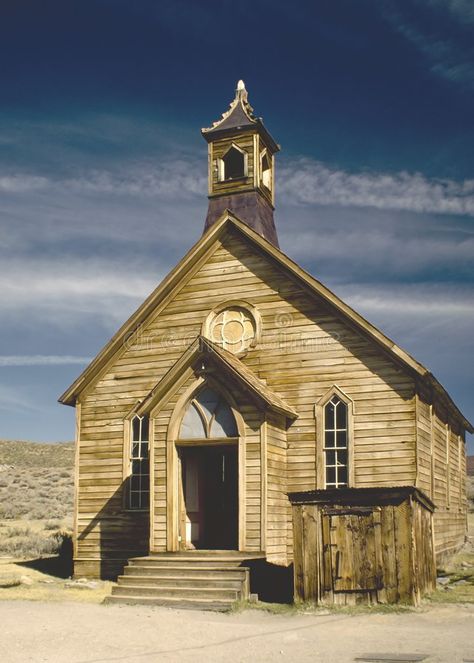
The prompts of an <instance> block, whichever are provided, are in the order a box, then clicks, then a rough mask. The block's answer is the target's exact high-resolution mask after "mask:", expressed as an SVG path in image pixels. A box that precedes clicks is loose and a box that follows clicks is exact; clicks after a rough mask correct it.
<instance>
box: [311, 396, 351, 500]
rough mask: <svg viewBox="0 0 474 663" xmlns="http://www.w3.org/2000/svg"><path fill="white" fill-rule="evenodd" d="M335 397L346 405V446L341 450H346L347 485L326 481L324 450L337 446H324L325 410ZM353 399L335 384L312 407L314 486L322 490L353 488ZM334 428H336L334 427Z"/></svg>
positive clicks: (335, 448) (335, 449)
mask: <svg viewBox="0 0 474 663" xmlns="http://www.w3.org/2000/svg"><path fill="white" fill-rule="evenodd" d="M334 397H337V398H338V399H339V400H340V401H342V402H343V403H344V404H345V405H346V407H347V421H346V429H345V430H346V447H345V448H344V449H341V450H345V451H347V485H346V486H339V487H337V486H329V487H328V486H327V481H326V452H327V451H328V450H334V451H337V447H333V448H332V449H327V448H326V442H325V432H326V424H325V410H326V406H327V405H328V404H329V402H330V401H331V399H332V398H334ZM354 410H355V408H354V401H353V400H352V398H350V396H348V395H347V394H346V393H345V392H343V391H342V389H340V388H339V387H338V386H337V385H333V386H332V387H331V388H330V389H329V390H328V391H327V392H326V393H325V394H324V396H322V397H321V398H320V399H319V400H318V401H317V403H316V404H315V408H314V415H315V419H316V488H317V489H324V490H326V489H327V490H339V489H343V488H354V487H355V485H356V483H355V472H354ZM334 430H336V428H334Z"/></svg>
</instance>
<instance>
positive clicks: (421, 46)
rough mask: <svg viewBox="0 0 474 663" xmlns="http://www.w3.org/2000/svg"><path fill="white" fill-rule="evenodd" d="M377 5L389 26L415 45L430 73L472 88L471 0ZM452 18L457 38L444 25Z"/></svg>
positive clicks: (473, 17)
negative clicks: (434, 19)
mask: <svg viewBox="0 0 474 663" xmlns="http://www.w3.org/2000/svg"><path fill="white" fill-rule="evenodd" d="M378 6H379V9H380V10H381V11H382V15H383V16H384V18H385V19H387V21H388V22H389V23H390V24H391V25H392V27H393V28H394V29H395V30H396V31H397V32H398V33H399V34H401V35H403V37H405V38H406V39H407V40H408V41H409V42H410V43H411V44H412V45H413V46H415V48H417V49H418V51H419V52H420V53H421V55H422V56H423V57H424V59H425V61H426V62H427V64H428V66H429V69H430V71H431V72H432V73H433V74H435V75H437V76H440V77H442V78H444V79H446V80H449V81H451V82H452V83H457V84H459V85H461V86H464V87H466V88H474V47H473V45H472V35H471V33H470V28H471V24H472V22H474V8H473V5H472V2H471V0H410V1H408V2H407V3H406V4H403V5H402V4H401V3H394V2H393V1H392V0H386V1H385V2H382V3H380V4H379V5H378ZM420 8H421V10H422V12H421V15H420V12H419V10H420ZM413 9H415V11H414V12H413V11H411V10H413ZM416 10H418V11H416ZM435 15H437V20H436V21H433V18H434V16H435ZM453 20H454V22H455V25H456V27H457V30H458V32H460V34H458V35H457V38H453V37H452V34H451V31H450V30H449V28H448V27H447V26H448V25H449V24H450V23H453ZM433 25H435V26H436V27H435V28H434V27H433Z"/></svg>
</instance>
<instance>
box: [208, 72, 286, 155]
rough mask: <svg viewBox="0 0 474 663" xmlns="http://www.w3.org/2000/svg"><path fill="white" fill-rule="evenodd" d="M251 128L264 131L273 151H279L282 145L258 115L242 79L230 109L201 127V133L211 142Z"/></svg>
mask: <svg viewBox="0 0 474 663" xmlns="http://www.w3.org/2000/svg"><path fill="white" fill-rule="evenodd" d="M249 129H256V130H257V131H259V132H260V133H262V134H263V135H264V136H265V138H266V140H267V141H268V144H269V146H270V148H271V149H272V151H273V152H278V151H279V149H280V146H279V145H278V144H277V143H276V142H275V141H274V140H273V138H272V137H271V135H270V134H269V132H268V131H267V129H266V128H265V125H264V124H263V120H262V118H261V117H256V116H255V115H254V113H253V108H252V106H251V105H250V103H249V100H248V92H247V90H246V88H245V83H244V82H243V81H242V80H240V81H238V83H237V88H236V90H235V98H234V100H233V101H232V102H231V104H230V106H229V109H228V110H227V111H226V112H225V113H223V114H222V117H221V119H220V120H216V121H215V122H213V123H212V126H211V127H208V128H207V129H206V128H204V129H201V133H202V135H203V136H204V138H205V139H206V140H207V142H211V141H213V140H215V139H216V138H219V137H220V136H225V135H226V134H235V133H243V132H245V131H248V130H249Z"/></svg>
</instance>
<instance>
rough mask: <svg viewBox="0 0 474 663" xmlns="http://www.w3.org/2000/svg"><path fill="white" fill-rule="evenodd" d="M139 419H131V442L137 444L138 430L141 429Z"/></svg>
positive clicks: (138, 438)
mask: <svg viewBox="0 0 474 663" xmlns="http://www.w3.org/2000/svg"><path fill="white" fill-rule="evenodd" d="M140 424H141V419H140V417H133V419H132V440H133V442H138V441H139V440H140V428H141V425H140Z"/></svg>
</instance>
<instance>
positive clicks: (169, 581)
mask: <svg viewBox="0 0 474 663" xmlns="http://www.w3.org/2000/svg"><path fill="white" fill-rule="evenodd" d="M117 582H118V585H119V586H120V587H125V586H129V585H148V586H151V585H153V586H160V587H196V588H199V587H217V588H221V589H234V590H236V591H240V590H241V589H242V577H241V576H239V577H238V578H232V577H231V578H229V577H228V576H227V575H223V574H221V575H215V576H211V577H205V578H200V577H196V576H195V575H190V574H189V572H188V571H186V573H185V574H183V575H180V576H172V575H162V574H159V575H157V574H156V575H143V576H142V575H137V574H133V575H123V576H119V577H118V580H117Z"/></svg>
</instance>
